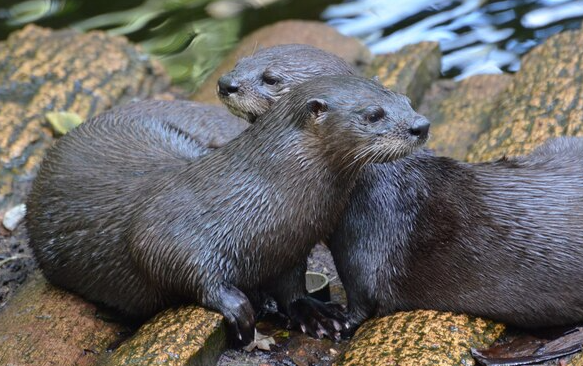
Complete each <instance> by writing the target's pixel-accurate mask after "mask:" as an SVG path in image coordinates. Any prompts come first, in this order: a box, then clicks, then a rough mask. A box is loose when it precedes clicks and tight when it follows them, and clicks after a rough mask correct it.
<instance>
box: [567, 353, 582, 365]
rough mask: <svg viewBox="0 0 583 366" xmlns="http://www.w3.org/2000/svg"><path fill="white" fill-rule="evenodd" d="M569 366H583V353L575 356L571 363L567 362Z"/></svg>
mask: <svg viewBox="0 0 583 366" xmlns="http://www.w3.org/2000/svg"><path fill="white" fill-rule="evenodd" d="M566 365H568V366H583V353H579V354H577V355H575V356H574V357H573V358H572V359H571V360H570V361H567V363H566Z"/></svg>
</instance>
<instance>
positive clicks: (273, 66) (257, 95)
mask: <svg viewBox="0 0 583 366" xmlns="http://www.w3.org/2000/svg"><path fill="white" fill-rule="evenodd" d="M356 74H357V71H356V70H355V69H354V68H353V67H352V66H351V65H350V64H349V63H347V62H346V61H344V60H343V59H342V58H340V57H338V56H336V55H333V54H331V53H328V52H326V51H323V50H321V49H319V48H316V47H313V46H309V45H305V44H284V45H279V46H274V47H269V48H265V49H261V50H258V51H257V52H255V53H254V54H253V55H251V56H249V57H244V58H242V59H240V60H239V61H238V62H237V64H236V65H235V68H234V69H233V70H231V71H230V72H228V73H227V74H225V75H223V76H221V77H220V78H219V80H218V85H217V93H218V96H219V99H220V100H221V102H223V103H224V104H225V105H226V106H227V108H229V110H230V111H231V112H232V113H233V114H235V115H237V116H239V117H242V118H245V119H247V120H248V121H250V122H253V121H254V120H255V119H256V118H257V116H260V115H262V114H263V113H265V112H266V111H267V109H269V107H270V106H271V104H273V102H275V101H276V100H278V99H279V98H281V96H282V95H284V94H286V93H287V92H289V90H290V88H291V87H293V86H294V85H298V84H300V83H303V82H304V81H306V80H309V79H311V78H314V77H317V76H322V75H356Z"/></svg>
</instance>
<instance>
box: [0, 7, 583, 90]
mask: <svg viewBox="0 0 583 366" xmlns="http://www.w3.org/2000/svg"><path fill="white" fill-rule="evenodd" d="M253 4H255V5H253ZM537 12H538V13H537ZM582 16H583V0H457V1H453V0H384V1H383V0H348V1H342V0H218V1H212V0H174V1H167V0H117V1H96V0H28V1H22V0H0V40H1V39H5V38H6V37H7V36H8V34H9V33H10V32H12V31H14V30H16V29H19V28H21V27H23V26H24V25H26V24H28V23H36V24H38V25H41V26H45V27H50V28H62V27H69V26H70V27H74V28H77V29H80V30H84V31H86V30H91V29H102V30H106V31H108V32H110V33H112V34H119V35H125V36H127V37H128V38H129V39H130V40H132V41H134V42H137V43H140V44H141V45H142V46H143V47H144V48H145V50H146V51H147V52H149V53H150V54H152V55H154V56H155V57H157V58H159V59H160V60H161V61H162V63H163V64H164V66H165V67H166V69H167V70H168V72H169V73H170V75H171V76H172V78H173V80H174V81H175V83H178V84H182V86H185V87H186V88H188V89H193V88H195V87H196V86H197V85H198V84H199V83H200V81H201V80H202V79H203V78H204V76H206V75H207V74H208V73H209V72H210V71H211V70H212V69H213V68H214V67H215V66H216V64H217V63H218V62H219V61H220V59H221V57H222V56H223V55H224V54H225V53H226V52H227V51H228V50H229V49H231V48H232V47H233V46H234V44H235V43H236V42H237V40H238V39H240V38H241V37H242V36H244V35H245V34H247V33H249V32H251V31H253V30H255V29H257V28H259V27H261V26H263V25H266V24H269V23H273V22H275V21H278V20H283V19H294V18H301V19H323V20H326V21H328V22H329V23H330V24H331V25H333V26H334V27H336V28H337V29H338V30H339V31H341V32H342V33H344V34H347V35H353V36H357V37H360V38H361V39H362V40H363V41H364V42H365V43H366V44H367V45H369V47H370V48H371V50H372V51H373V52H374V53H386V52H391V51H395V50H398V49H399V48H400V47H402V46H403V45H406V44H409V43H417V42H419V41H424V40H430V41H438V42H440V45H441V48H442V51H443V52H444V54H445V57H444V58H443V70H442V71H443V74H444V76H446V77H456V76H457V77H458V78H461V77H465V76H469V75H471V74H475V73H497V72H501V71H502V70H504V71H510V72H513V71H516V70H518V69H519V67H520V56H521V55H522V54H524V53H525V52H527V51H528V50H530V49H531V48H532V47H534V46H536V45H537V44H540V43H541V42H542V41H544V40H545V39H546V38H548V37H549V36H551V35H553V34H555V33H558V32H561V31H564V30H567V29H574V28H579V27H580V25H581V19H583V18H582ZM549 17H550V18H552V17H556V19H550V20H549V19H547V18H549Z"/></svg>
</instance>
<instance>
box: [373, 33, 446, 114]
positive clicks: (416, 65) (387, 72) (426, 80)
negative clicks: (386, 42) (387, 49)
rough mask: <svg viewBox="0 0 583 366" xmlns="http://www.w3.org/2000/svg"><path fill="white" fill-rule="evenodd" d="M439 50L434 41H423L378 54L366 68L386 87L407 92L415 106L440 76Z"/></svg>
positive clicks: (403, 92)
mask: <svg viewBox="0 0 583 366" xmlns="http://www.w3.org/2000/svg"><path fill="white" fill-rule="evenodd" d="M440 70H441V51H440V50H439V44H438V43H435V42H422V43H418V44H414V45H410V46H407V47H404V48H403V49H401V50H399V51H398V52H395V53H389V54H386V55H382V56H377V57H376V58H375V59H374V60H373V63H372V64H371V66H370V67H368V69H367V71H366V76H368V77H374V76H376V77H378V78H379V81H380V82H381V83H382V84H383V85H384V86H386V87H387V88H389V89H391V90H394V91H396V92H399V93H402V94H405V95H407V96H408V97H409V98H410V99H411V102H412V103H413V106H418V105H419V104H420V103H421V101H422V100H423V95H424V94H425V92H426V91H427V89H429V87H430V86H431V84H432V83H433V82H434V81H435V80H437V78H439V75H440Z"/></svg>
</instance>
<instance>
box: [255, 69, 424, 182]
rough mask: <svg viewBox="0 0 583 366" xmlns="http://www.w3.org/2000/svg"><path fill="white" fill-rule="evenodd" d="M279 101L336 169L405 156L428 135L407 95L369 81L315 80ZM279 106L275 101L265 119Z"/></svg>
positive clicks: (335, 78)
mask: <svg viewBox="0 0 583 366" xmlns="http://www.w3.org/2000/svg"><path fill="white" fill-rule="evenodd" d="M280 102H288V104H294V105H295V106H294V107H293V108H292V110H293V111H298V112H293V113H292V115H294V117H293V120H294V121H300V123H301V128H302V129H303V130H305V133H307V134H308V135H309V136H311V137H310V141H312V143H311V146H312V147H313V148H314V149H319V150H321V154H323V155H324V156H325V157H326V159H327V160H328V161H329V162H330V165H331V167H333V168H336V169H339V170H340V171H349V170H355V169H356V170H358V169H359V168H361V167H362V166H363V165H364V164H367V163H383V162H388V161H392V160H395V159H398V158H400V157H403V156H406V155H408V154H410V153H411V152H413V151H414V150H415V149H416V148H418V147H420V146H421V145H423V144H424V143H425V142H426V141H427V139H428V137H429V122H428V121H427V119H426V118H425V117H423V116H421V115H419V114H418V113H416V112H415V111H414V110H413V108H411V105H410V101H409V99H408V98H407V97H405V96H404V95H401V94H398V93H395V92H392V91H390V90H388V89H386V88H385V87H383V86H382V85H381V84H379V83H378V82H376V81H373V80H369V79H364V78H360V77H356V76H326V77H318V78H314V79H312V80H309V81H307V82H306V83H303V84H301V85H298V86H296V87H295V88H294V89H293V90H292V91H291V92H290V93H289V94H288V95H287V96H286V97H285V98H282V101H280ZM281 106H282V103H277V105H275V106H274V107H273V108H272V109H271V110H270V111H269V112H268V113H267V115H271V114H272V113H273V112H274V111H277V110H279V109H280V108H281ZM282 111H283V109H282V110H281V111H280V112H282Z"/></svg>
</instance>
